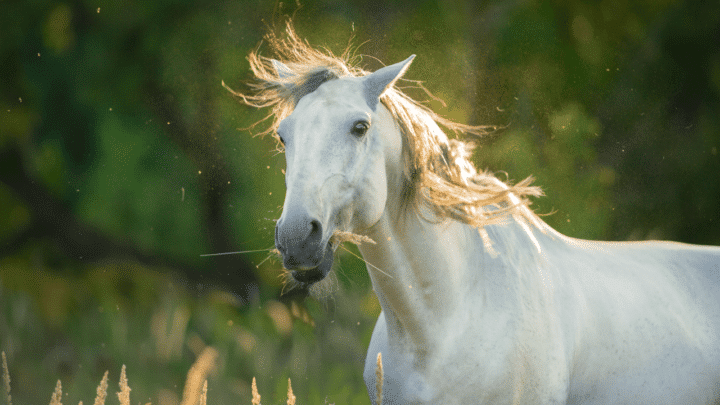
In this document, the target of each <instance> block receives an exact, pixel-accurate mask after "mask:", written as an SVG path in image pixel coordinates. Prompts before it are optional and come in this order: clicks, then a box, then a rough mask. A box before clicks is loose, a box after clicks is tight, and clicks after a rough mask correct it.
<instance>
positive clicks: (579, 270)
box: [360, 215, 720, 404]
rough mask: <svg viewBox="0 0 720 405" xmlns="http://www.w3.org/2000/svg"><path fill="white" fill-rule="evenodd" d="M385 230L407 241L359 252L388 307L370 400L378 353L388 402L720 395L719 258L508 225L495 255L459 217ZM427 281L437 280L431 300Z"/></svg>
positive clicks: (378, 337)
mask: <svg viewBox="0 0 720 405" xmlns="http://www.w3.org/2000/svg"><path fill="white" fill-rule="evenodd" d="M387 222H388V223H396V224H402V225H401V226H402V227H405V228H406V229H407V230H408V231H409V232H408V233H407V234H406V235H405V237H401V236H400V235H398V234H397V233H392V235H391V236H390V238H391V240H390V241H388V240H387V237H385V238H383V237H382V236H384V235H385V232H381V231H377V230H375V229H373V230H371V232H370V233H369V234H370V235H372V236H371V237H374V239H375V240H378V241H384V242H379V243H378V245H362V246H361V247H360V249H361V252H362V253H363V257H364V258H365V260H367V261H368V263H369V264H370V266H368V269H369V271H370V274H371V277H372V279H373V286H374V288H375V292H376V294H377V295H378V298H379V299H380V302H381V305H382V308H383V314H381V316H380V318H379V319H378V322H377V324H376V327H375V330H374V332H373V336H372V340H371V343H370V347H369V349H368V357H367V359H366V367H365V380H366V384H367V387H368V391H369V392H370V396H371V398H373V397H374V394H375V356H376V355H377V353H383V359H384V363H383V364H384V365H386V366H385V379H384V384H385V385H384V389H383V392H384V394H383V395H384V397H385V398H386V403H389V404H393V403H398V404H405V403H409V404H412V403H417V404H429V403H449V404H454V403H456V404H467V403H477V404H481V403H493V404H505V403H507V404H517V403H533V404H542V403H547V404H554V403H559V404H565V403H567V404H575V403H578V404H579V403H582V404H622V403H628V404H643V403H647V404H678V403H685V404H709V403H713V402H712V401H713V400H717V398H718V395H720V392H719V390H720V344H719V342H720V341H719V340H718V331H720V299H719V297H720V249H717V248H709V247H699V246H690V245H682V244H677V243H662V242H643V243H608V242H591V241H582V240H575V239H572V238H567V237H565V236H563V235H560V234H559V233H557V232H555V231H554V230H552V229H551V228H549V227H548V226H547V225H544V224H543V223H541V225H540V227H528V226H525V225H524V224H522V223H518V222H517V221H515V220H510V221H509V223H507V224H501V225H490V226H488V227H487V230H488V232H489V234H490V237H491V239H492V240H493V241H494V243H493V249H494V250H495V252H488V251H487V250H486V249H485V248H484V244H483V241H482V240H481V238H480V237H479V235H478V233H477V230H476V229H474V228H472V227H469V226H467V225H463V224H459V223H457V222H454V221H448V222H447V223H443V224H431V223H428V222H427V221H424V220H423V219H422V218H416V219H413V218H412V217H409V216H407V215H406V216H405V218H404V219H403V220H401V221H397V220H395V221H393V220H390V221H387ZM408 222H416V223H415V224H408ZM423 227H426V228H428V229H425V230H421V229H422V228H423ZM383 228H384V227H383ZM430 228H432V229H430ZM410 235H412V236H411V237H410ZM393 241H396V242H393ZM391 245H392V246H391ZM397 245H402V246H397ZM448 247H450V248H448ZM437 250H442V251H443V252H438V251H437ZM387 252H403V253H404V254H397V253H395V254H388V253H387ZM444 257H445V258H448V260H447V261H444V260H443V258H444ZM458 257H462V258H463V259H462V260H458ZM374 267H377V268H380V269H383V270H389V269H392V275H393V279H388V277H387V276H385V275H384V274H382V273H379V272H378V271H374V270H373V268H374ZM416 274H418V275H419V276H416ZM427 274H436V275H437V277H438V278H441V279H442V281H440V280H431V282H429V283H427V285H426V287H425V289H424V290H423V286H422V279H423V276H422V275H427ZM410 303H412V304H414V308H412V309H413V310H409V309H410V308H409V307H411V304H410ZM405 314H413V316H414V317H417V318H419V320H414V319H406V318H407V317H406V316H405ZM386 359H387V360H386Z"/></svg>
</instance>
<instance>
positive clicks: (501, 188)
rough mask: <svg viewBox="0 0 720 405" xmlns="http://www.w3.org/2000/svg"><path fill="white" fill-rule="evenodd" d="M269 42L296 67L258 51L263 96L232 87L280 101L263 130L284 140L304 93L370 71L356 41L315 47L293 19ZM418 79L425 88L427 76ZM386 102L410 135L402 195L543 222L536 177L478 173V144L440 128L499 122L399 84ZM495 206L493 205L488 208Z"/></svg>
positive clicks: (255, 100) (467, 213)
mask: <svg viewBox="0 0 720 405" xmlns="http://www.w3.org/2000/svg"><path fill="white" fill-rule="evenodd" d="M266 40H267V42H268V44H269V45H270V47H271V49H272V51H273V52H274V53H275V54H276V55H277V56H278V57H279V59H280V61H281V62H283V64H284V65H285V66H286V67H287V68H288V69H289V72H288V71H283V72H278V71H277V69H276V67H275V66H274V64H273V62H272V59H271V58H267V57H264V56H260V55H259V54H258V53H257V52H252V53H251V54H250V55H249V56H248V60H249V62H250V67H251V69H252V71H253V73H254V74H255V77H256V78H257V79H258V82H256V83H255V84H252V85H251V86H252V87H253V88H254V89H255V94H252V95H245V94H242V93H238V92H235V91H232V90H231V91H232V93H233V94H234V95H235V96H237V97H239V98H240V99H241V100H242V101H243V102H244V103H245V104H248V105H251V106H254V107H272V112H271V113H270V115H269V116H268V117H267V118H272V124H271V125H270V126H269V127H268V128H267V129H266V130H265V131H263V132H262V133H261V134H267V133H272V134H273V136H275V138H276V139H277V134H276V132H275V131H276V130H277V126H278V125H279V123H280V122H281V121H282V120H283V119H284V118H286V117H287V116H289V115H290V114H291V113H292V111H293V109H294V108H295V106H296V105H297V103H298V102H299V101H300V99H301V98H303V97H305V96H306V95H308V94H310V93H312V92H314V91H315V90H317V89H318V88H319V87H320V86H321V85H322V84H323V83H326V82H328V81H330V80H335V79H338V78H342V77H359V76H364V75H367V74H369V72H367V71H365V70H363V69H362V68H360V67H358V66H356V64H355V63H353V62H354V61H355V60H357V59H358V58H356V57H355V56H353V51H352V48H351V47H348V48H347V49H346V50H345V52H343V54H342V55H340V56H335V55H333V54H332V53H331V52H330V51H329V50H318V49H315V48H312V47H311V46H310V45H309V44H308V43H307V42H306V41H304V40H301V39H300V38H299V37H298V36H297V34H296V33H295V30H294V28H293V26H292V23H291V22H288V24H287V26H286V35H285V36H284V37H283V38H280V37H278V36H276V35H274V34H269V35H268V36H266ZM414 83H415V84H416V85H418V86H419V87H421V88H422V89H424V87H422V85H421V84H420V83H419V82H414ZM424 90H425V91H426V92H427V93H428V94H429V95H430V96H432V95H431V94H430V93H429V92H428V91H427V90H426V89H424ZM380 101H381V103H382V104H383V105H384V106H385V107H386V108H387V109H388V111H389V112H390V113H391V115H392V116H393V118H394V119H395V121H396V122H397V124H398V126H399V128H400V131H401V133H402V136H403V139H404V142H403V143H404V147H403V153H404V154H405V155H406V156H404V159H403V160H404V162H405V170H404V178H405V182H404V183H405V184H404V185H403V193H402V194H403V200H404V202H405V203H406V204H405V205H406V206H408V207H416V208H418V207H419V206H424V207H426V208H429V210H430V212H432V213H433V214H434V216H435V217H437V219H439V220H442V219H444V218H452V219H456V220H459V221H461V222H464V223H467V224H470V225H473V226H476V227H478V228H481V227H482V226H484V225H486V224H490V223H494V222H499V221H502V220H504V219H505V218H506V217H507V216H508V215H513V216H514V217H516V218H521V219H522V218H524V219H529V220H530V222H535V220H534V218H531V217H532V216H533V215H534V214H532V212H531V211H530V210H529V209H527V205H529V201H528V200H527V198H526V197H527V196H540V195H542V192H541V190H540V189H539V188H538V187H533V186H530V183H531V182H532V178H527V179H525V180H523V181H522V182H520V183H518V184H516V185H509V184H507V183H505V182H502V181H501V180H499V179H498V178H497V177H495V176H494V175H493V174H491V173H490V172H487V171H483V172H477V170H476V168H475V165H474V164H473V163H472V161H471V160H470V154H471V153H470V151H471V149H472V142H465V141H462V140H459V139H448V137H447V135H446V134H445V132H444V131H443V130H442V129H441V128H440V126H443V127H445V128H446V129H448V130H450V131H452V132H455V133H458V132H460V133H468V134H474V135H480V136H481V135H484V134H486V133H488V132H489V131H490V130H491V129H493V127H486V126H470V125H465V124H460V123H456V122H453V121H450V120H448V119H445V118H443V117H442V116H440V115H438V114H437V113H435V112H434V111H432V110H431V109H429V108H428V107H426V106H424V105H422V104H420V103H418V102H417V101H415V100H413V99H412V98H410V97H409V96H407V95H406V94H405V93H404V92H402V91H401V90H400V89H397V88H391V89H389V90H388V91H386V92H385V93H384V94H383V95H382V97H381V100H380ZM263 121H264V120H263ZM487 206H492V207H493V208H492V209H486V208H487Z"/></svg>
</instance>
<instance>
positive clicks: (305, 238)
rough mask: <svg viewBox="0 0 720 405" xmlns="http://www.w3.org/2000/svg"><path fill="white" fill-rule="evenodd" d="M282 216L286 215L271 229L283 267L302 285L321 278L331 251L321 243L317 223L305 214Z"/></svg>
mask: <svg viewBox="0 0 720 405" xmlns="http://www.w3.org/2000/svg"><path fill="white" fill-rule="evenodd" d="M284 214H288V215H283V216H282V218H280V220H279V221H278V223H277V226H276V227H275V247H276V248H277V249H278V251H279V252H280V254H281V255H282V258H283V267H285V268H286V269H287V270H290V274H291V275H292V277H293V278H294V279H295V280H296V281H298V282H300V283H302V284H306V285H309V284H313V283H316V282H318V281H320V280H322V279H324V278H325V276H327V274H328V273H329V272H330V269H331V268H332V264H333V248H332V245H331V244H330V243H329V242H328V241H324V238H323V227H322V224H321V222H320V221H319V220H317V219H315V218H312V217H311V216H309V215H308V214H307V213H305V212H295V213H292V212H290V213H284ZM293 214H294V215H293Z"/></svg>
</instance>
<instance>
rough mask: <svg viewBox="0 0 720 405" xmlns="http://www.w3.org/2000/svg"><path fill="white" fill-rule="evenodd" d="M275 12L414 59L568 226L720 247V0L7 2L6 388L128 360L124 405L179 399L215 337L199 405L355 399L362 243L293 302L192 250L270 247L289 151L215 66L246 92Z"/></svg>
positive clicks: (1, 13)
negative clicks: (309, 294) (324, 285)
mask: <svg viewBox="0 0 720 405" xmlns="http://www.w3.org/2000/svg"><path fill="white" fill-rule="evenodd" d="M710 4H712V5H710ZM287 15H294V16H295V17H294V21H295V24H296V28H297V31H298V33H299V34H300V35H301V36H302V37H305V38H307V39H308V41H309V42H310V43H311V44H313V45H316V46H325V47H327V48H328V49H330V50H332V51H333V52H335V53H336V54H339V53H341V52H342V51H343V49H344V48H345V46H346V45H347V44H348V41H350V40H351V38H353V37H354V39H353V41H354V43H355V44H356V45H361V46H360V48H359V51H358V53H360V54H363V55H366V56H365V57H363V59H362V64H363V65H364V66H365V67H366V68H367V69H369V70H375V69H377V68H379V67H380V66H382V64H381V63H380V62H379V61H382V62H384V63H387V64H390V63H394V62H397V61H400V60H403V59H405V58H406V57H407V56H409V55H410V54H413V53H414V54H417V59H415V61H414V63H413V65H412V67H411V69H410V70H409V72H408V74H407V77H408V78H410V79H414V80H421V81H423V82H424V83H425V85H426V87H427V88H428V89H430V91H431V92H433V93H434V94H435V95H436V96H438V97H439V98H441V99H442V100H444V101H445V103H446V105H445V106H443V105H442V104H441V103H438V102H435V101H431V102H430V104H431V106H432V107H433V108H434V109H435V110H436V111H438V112H440V113H441V114H442V115H444V116H446V117H448V118H451V119H453V120H456V121H459V122H462V123H469V124H489V125H497V126H500V127H502V128H503V130H501V131H498V132H497V133H495V134H493V135H492V136H489V137H487V138H485V139H483V140H482V141H481V146H480V147H479V148H478V149H477V151H476V154H475V161H476V164H477V165H478V167H479V168H482V169H484V168H489V169H491V170H493V171H496V172H498V173H499V175H500V176H501V178H503V179H506V178H507V179H510V180H512V181H519V180H522V179H524V178H525V177H527V176H529V175H534V176H535V177H536V179H537V181H536V184H537V185H539V186H541V187H542V188H543V189H544V190H545V193H546V194H547V196H546V197H543V198H540V199H537V200H535V201H534V205H533V207H534V208H535V210H536V212H538V213H540V214H549V215H547V216H545V217H543V218H544V219H545V220H546V221H547V222H548V223H550V224H551V225H552V226H553V227H555V228H556V229H558V230H559V231H561V232H563V233H565V234H568V235H571V236H575V237H580V238H589V239H607V240H640V239H668V240H678V241H683V242H689V243H700V244H712V245H720V226H719V223H720V176H719V175H718V173H720V156H719V155H718V148H720V47H719V46H718V45H719V44H720V6H718V5H717V4H716V3H712V2H697V1H689V0H688V1H633V2H625V1H598V2H595V1H592V2H591V1H577V0H576V1H573V0H570V1H552V2H545V1H539V0H537V1H533V0H511V1H487V2H473V1H453V2H450V1H440V0H438V1H399V0H396V1H375V0H371V1H367V0H355V1H348V2H339V1H332V0H324V1H323V0H314V1H310V0H307V1H300V2H299V3H297V2H289V3H280V2H272V1H258V0H253V1H249V0H248V1H192V0H188V1H103V0H97V1H70V2H63V1H47V0H46V1H33V0H22V1H11V0H0V350H3V351H5V352H6V354H7V356H8V362H9V366H10V374H11V377H12V395H13V400H14V401H15V403H16V404H28V403H46V402H49V400H50V394H51V393H52V390H53V387H54V386H55V383H56V381H57V379H62V381H63V387H64V392H66V393H67V395H66V396H64V398H63V401H64V402H65V403H77V402H78V401H80V400H82V401H84V402H85V403H88V402H89V401H92V400H93V398H94V395H95V387H96V386H97V385H98V383H99V381H100V379H101V377H102V374H103V373H104V371H105V370H110V380H111V381H113V382H114V381H117V380H118V378H119V374H120V368H121V366H122V364H126V365H127V367H128V379H129V382H130V386H131V388H132V389H133V391H132V393H131V400H132V401H133V403H146V402H152V403H156V404H168V405H170V404H174V403H177V402H178V400H179V396H180V395H181V393H182V387H183V384H184V380H185V375H186V373H187V371H188V369H189V367H190V365H191V364H192V363H193V361H194V360H195V359H196V356H197V355H198V354H199V353H200V351H201V350H202V348H203V347H205V346H206V345H212V346H213V347H215V348H216V349H217V350H218V351H219V353H220V356H219V360H218V363H217V367H216V369H215V371H214V372H213V373H212V374H211V375H210V377H209V393H208V395H209V398H208V399H209V401H210V403H249V402H250V381H251V379H252V377H253V376H256V377H257V378H258V385H259V388H260V393H261V394H262V395H264V397H263V398H264V400H263V403H265V404H273V403H274V404H279V403H284V398H285V392H286V383H287V378H288V377H290V378H292V380H293V385H294V387H293V388H294V390H295V393H296V395H297V396H298V400H299V403H306V404H320V403H338V404H341V403H342V404H346V403H352V404H354V403H359V404H360V403H362V404H367V403H369V400H368V398H367V394H366V393H365V388H364V383H363V382H362V364H363V362H364V356H365V350H366V347H367V344H368V342H369V339H370V334H371V331H372V327H373V324H374V320H375V318H376V316H377V314H378V312H379V307H378V304H377V301H376V300H375V298H374V296H373V295H372V292H371V287H370V285H369V281H368V277H367V275H366V273H365V270H364V266H363V264H362V262H361V261H360V260H359V259H357V258H355V257H353V256H352V255H349V254H347V253H345V254H340V255H339V259H338V264H337V265H336V271H335V275H334V276H333V279H332V280H331V282H330V283H329V285H330V287H329V288H328V291H327V292H326V293H325V294H324V295H323V297H321V298H320V299H306V300H303V299H302V297H299V296H291V297H287V296H285V297H281V296H280V292H281V289H282V281H281V278H280V277H279V275H280V274H281V269H280V264H279V263H278V261H277V260H275V259H273V258H270V259H268V260H265V259H266V258H268V253H267V252H256V253H248V254H243V255H232V256H221V257H200V255H201V254H206V253H217V252H226V251H241V250H258V249H269V248H272V247H273V228H274V220H275V219H276V218H278V217H279V215H280V207H281V205H282V200H283V195H284V191H283V179H282V174H281V169H282V167H283V165H284V162H283V157H282V155H277V154H276V153H275V151H274V150H275V146H276V145H275V143H274V141H273V140H272V139H271V138H270V137H266V138H260V137H253V136H252V134H253V133H258V132H260V131H261V129H262V128H261V127H257V128H255V129H253V130H250V131H248V130H246V129H244V128H248V127H250V126H251V125H252V124H253V123H254V122H256V121H258V120H259V119H261V118H262V117H264V116H265V114H266V113H267V112H266V111H257V110H255V109H252V108H249V107H246V106H243V105H240V104H239V103H238V102H237V101H236V100H235V99H234V98H233V97H232V96H231V94H230V93H229V92H228V91H226V90H225V89H223V87H222V86H221V81H224V82H225V83H227V84H228V85H229V86H230V87H232V88H234V89H236V90H241V91H244V90H247V89H248V88H247V83H248V82H249V81H250V80H251V79H252V77H251V75H250V73H249V71H248V69H249V67H248V62H247V60H246V59H245V58H246V56H247V55H248V53H249V52H250V51H251V50H252V49H256V48H257V47H258V46H259V49H260V51H261V53H262V52H265V53H267V49H266V48H264V47H263V45H262V44H261V39H262V36H263V34H264V33H266V32H267V31H268V29H272V27H282V26H283V24H284V21H285V18H286V16H287ZM411 94H413V95H416V96H419V97H424V96H423V95H422V94H421V93H411ZM424 98H426V97H424ZM502 172H505V173H507V175H506V174H504V173H502ZM348 248H349V249H351V250H353V251H355V252H356V250H355V248H353V247H348ZM115 388H116V385H115V384H114V383H113V384H111V392H114V391H112V390H114V389H115ZM111 396H113V397H114V394H111ZM2 398H4V397H2ZM2 398H0V402H2V401H3V399H2ZM114 400H115V399H114V398H110V399H108V401H111V402H112V401H114ZM113 403H114V402H113Z"/></svg>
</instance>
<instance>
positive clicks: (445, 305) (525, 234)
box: [360, 210, 542, 348]
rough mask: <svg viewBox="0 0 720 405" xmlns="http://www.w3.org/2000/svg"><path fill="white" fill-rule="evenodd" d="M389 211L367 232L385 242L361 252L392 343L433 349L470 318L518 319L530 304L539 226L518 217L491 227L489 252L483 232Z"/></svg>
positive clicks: (363, 248) (375, 238)
mask: <svg viewBox="0 0 720 405" xmlns="http://www.w3.org/2000/svg"><path fill="white" fill-rule="evenodd" d="M388 211H391V210H386V213H385V214H384V215H383V217H382V218H381V220H380V221H379V222H378V223H377V224H376V225H375V226H373V227H372V228H371V229H370V230H369V231H368V232H367V236H369V237H370V238H372V239H373V240H374V241H376V242H377V243H376V244H374V245H371V244H363V245H362V246H361V247H360V251H361V253H362V255H363V258H364V259H365V261H366V262H367V263H368V272H369V274H370V278H371V280H372V285H373V289H374V291H375V293H376V295H377V297H378V300H379V301H380V305H381V306H382V308H383V312H384V314H385V319H386V323H387V327H388V336H389V337H390V339H400V340H403V341H402V342H399V343H408V342H409V343H411V344H412V345H413V346H414V347H416V348H432V347H435V345H436V344H437V343H438V340H439V339H442V338H443V336H445V335H446V334H447V333H448V331H450V330H452V329H453V327H454V326H455V325H457V324H458V323H463V322H466V321H467V319H468V317H469V316H476V314H477V313H478V312H480V311H483V310H492V308H498V309H501V310H502V311H505V312H510V311H512V308H513V307H518V308H520V307H521V306H522V305H523V303H522V301H524V300H526V299H527V297H525V298H523V297H522V295H523V294H524V293H525V291H527V288H528V284H531V283H533V282H534V281H532V280H529V279H530V278H533V276H532V275H530V276H528V275H527V274H521V271H520V270H522V269H523V268H525V267H529V266H524V265H523V264H522V262H528V261H536V260H537V257H538V256H539V255H540V246H539V243H538V240H537V239H536V238H535V236H536V235H537V234H538V232H536V231H537V229H534V227H532V226H530V225H526V224H525V222H523V221H520V220H516V219H515V218H513V217H510V218H509V220H508V221H507V222H508V223H506V224H502V225H497V226H488V227H486V228H488V233H489V235H490V236H489V238H490V240H491V241H492V243H493V245H492V246H493V247H492V248H489V247H488V246H487V243H486V242H487V240H485V241H484V240H483V238H482V237H481V233H480V232H479V231H478V229H477V228H474V227H472V226H469V225H466V224H464V223H460V222H457V221H454V220H446V221H442V222H433V221H428V220H427V219H425V218H426V217H425V216H423V215H419V214H418V213H417V212H414V211H412V210H410V211H409V212H405V213H399V212H397V213H392V212H388ZM540 233H542V232H540ZM496 242H497V243H496ZM527 270H529V269H527ZM530 288H531V287H530ZM518 310H520V309H518ZM470 312H473V313H474V314H475V315H473V314H471V313H470Z"/></svg>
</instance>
